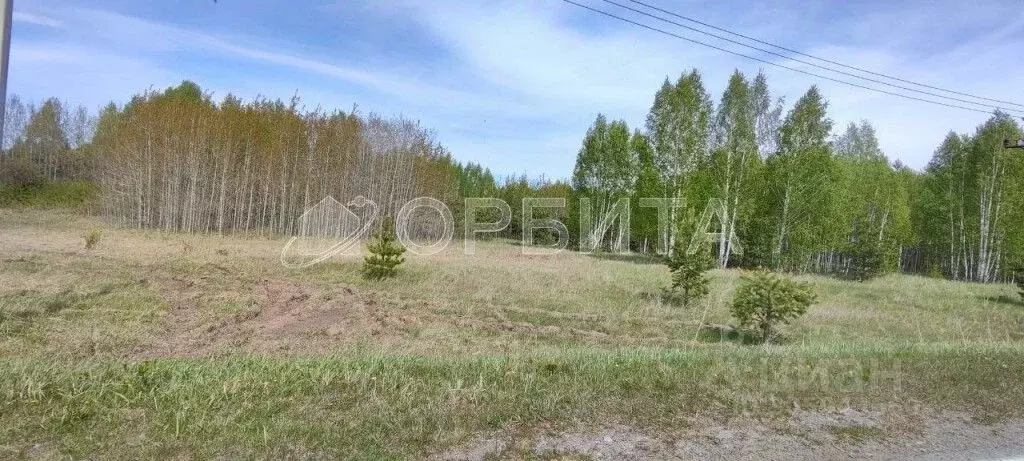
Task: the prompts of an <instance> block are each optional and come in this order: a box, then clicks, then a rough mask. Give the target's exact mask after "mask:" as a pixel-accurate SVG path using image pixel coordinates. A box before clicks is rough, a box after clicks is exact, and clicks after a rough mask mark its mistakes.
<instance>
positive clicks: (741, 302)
mask: <svg viewBox="0 0 1024 461" xmlns="http://www.w3.org/2000/svg"><path fill="white" fill-rule="evenodd" d="M816 299H817V296H816V295H815V294H814V290H813V289H812V287H811V285H810V284H809V283H807V282H796V281H793V280H792V279H789V278H787V277H783V276H781V275H778V274H775V273H773V272H769V271H754V272H752V273H750V274H747V275H744V276H743V277H742V278H741V282H740V286H739V288H737V289H736V295H735V297H734V298H733V302H732V306H731V309H730V311H731V313H732V316H733V317H735V318H736V320H737V321H739V324H740V326H741V327H744V328H754V329H756V330H757V331H758V333H759V335H760V338H761V342H768V341H770V340H771V339H772V337H773V336H774V334H775V327H776V325H778V324H779V323H784V324H788V323H789V322H790V321H792V320H793V319H796V318H798V317H800V316H801V315H804V314H805V313H807V309H808V308H809V307H810V306H811V304H814V302H815V300H816Z"/></svg>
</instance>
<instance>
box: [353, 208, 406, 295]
mask: <svg viewBox="0 0 1024 461" xmlns="http://www.w3.org/2000/svg"><path fill="white" fill-rule="evenodd" d="M366 250H367V251H368V252H369V253H370V254H368V255H366V257H365V258H364V259H363V275H364V276H365V277H366V278H369V279H373V280H383V279H386V278H389V277H394V276H395V274H396V273H397V269H396V268H397V267H398V265H399V264H402V263H403V262H405V258H404V257H403V256H402V254H404V253H405V247H404V246H402V244H401V243H400V242H399V241H398V237H397V236H396V235H395V227H394V223H393V221H392V220H391V218H390V217H387V218H384V219H383V220H382V221H381V225H380V228H379V229H378V230H377V232H376V233H375V234H374V236H373V239H372V240H370V243H368V244H367V245H366Z"/></svg>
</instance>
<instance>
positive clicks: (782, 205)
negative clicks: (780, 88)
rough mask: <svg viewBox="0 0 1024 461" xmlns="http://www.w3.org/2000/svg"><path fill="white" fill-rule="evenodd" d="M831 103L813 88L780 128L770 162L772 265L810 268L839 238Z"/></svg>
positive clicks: (766, 179) (769, 205)
mask: <svg viewBox="0 0 1024 461" xmlns="http://www.w3.org/2000/svg"><path fill="white" fill-rule="evenodd" d="M827 107H828V103H827V102H826V101H825V100H824V98H822V96H821V93H820V92H819V91H818V89H817V87H813V86H812V87H811V89H809V90H808V91H807V93H805V94H804V95H803V96H802V97H801V98H800V100H798V101H797V103H796V105H795V106H794V107H793V109H792V110H790V112H789V114H788V115H787V116H786V119H785V121H784V122H783V124H782V127H781V129H780V137H779V147H780V149H779V152H778V153H777V154H775V155H772V156H770V157H769V158H768V160H767V161H766V170H767V171H766V172H765V174H766V177H765V184H766V185H767V188H768V190H767V191H766V194H765V199H766V200H767V201H768V203H767V206H765V207H764V208H765V209H766V212H767V213H768V214H769V215H770V216H771V217H772V225H773V227H774V229H772V231H773V240H774V241H773V245H774V251H773V266H774V267H775V268H776V269H781V268H786V269H788V270H807V269H808V268H809V267H810V265H811V263H812V259H811V258H812V257H813V256H814V255H815V254H816V253H817V252H820V251H823V250H826V249H828V248H830V247H835V244H836V243H838V240H839V239H838V238H837V234H838V233H839V232H838V226H837V225H836V219H835V218H836V216H835V214H836V210H835V205H836V199H835V193H836V190H837V185H838V171H837V167H836V163H835V159H834V158H833V157H832V154H831V152H830V150H829V146H828V143H827V142H826V139H827V138H828V136H829V131H830V130H831V128H832V121H831V120H830V119H829V118H828V117H827V114H826V109H827Z"/></svg>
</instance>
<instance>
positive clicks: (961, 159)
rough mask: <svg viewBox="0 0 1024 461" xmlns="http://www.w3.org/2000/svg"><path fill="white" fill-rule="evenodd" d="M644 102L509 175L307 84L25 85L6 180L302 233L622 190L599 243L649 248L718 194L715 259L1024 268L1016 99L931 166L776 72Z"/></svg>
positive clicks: (14, 100)
mask: <svg viewBox="0 0 1024 461" xmlns="http://www.w3.org/2000/svg"><path fill="white" fill-rule="evenodd" d="M650 107H651V108H650V112H649V114H648V116H647V119H646V121H645V123H644V125H643V126H642V127H632V128H631V127H629V126H628V125H627V123H626V122H625V121H621V120H614V119H613V117H608V116H606V115H600V114H599V115H597V117H596V119H595V120H594V122H593V124H592V126H591V127H590V128H589V129H588V130H587V131H586V133H585V134H584V136H583V139H582V141H581V147H580V149H579V151H578V152H576V153H575V155H576V165H575V168H574V170H573V171H572V173H571V178H570V179H569V180H552V179H549V178H543V177H542V178H528V177H526V176H524V175H518V176H508V177H496V175H495V174H494V173H492V172H491V171H490V170H488V169H487V168H486V167H485V166H483V165H478V164H474V163H461V162H459V161H457V160H456V159H455V157H454V156H453V153H451V152H449V151H448V150H447V149H446V148H445V147H444V146H443V145H442V143H441V142H439V141H438V140H437V137H436V135H435V134H434V133H433V132H432V131H430V130H429V129H428V128H426V127H423V126H421V125H420V124H419V123H418V122H416V121H414V120H411V119H408V118H404V117H384V116H381V115H378V114H374V113H368V114H364V113H360V112H359V110H358V109H356V108H353V110H351V111H349V112H344V111H340V110H334V111H324V110H322V109H321V108H319V107H317V108H313V109H309V108H307V107H306V106H305V105H303V102H302V101H301V100H300V99H299V98H297V97H296V98H293V99H292V100H290V101H287V102H283V101H280V100H269V99H264V98H256V99H255V100H253V101H248V102H246V101H243V100H241V99H239V98H237V97H235V96H232V95H230V94H229V95H227V96H225V97H223V98H222V99H220V100H219V101H215V100H214V99H213V97H212V95H211V94H209V93H206V92H204V91H203V90H202V89H201V88H200V87H199V86H198V85H197V84H195V83H192V82H187V81H186V82H183V83H182V84H180V85H178V86H176V87H172V88H168V89H166V90H164V91H152V90H150V91H145V92H142V93H140V94H137V95H135V96H133V97H132V98H131V99H130V100H128V101H127V102H126V103H123V104H117V103H111V104H109V105H107V106H106V107H104V108H102V109H101V110H99V111H98V113H95V114H92V113H90V112H89V111H88V110H87V109H86V108H83V107H77V108H72V107H70V105H68V104H65V103H62V102H61V101H59V100H58V99H55V98H52V99H48V100H45V101H42V102H39V103H38V104H37V103H33V102H25V101H22V100H21V99H20V98H19V97H17V96H12V97H11V98H10V99H9V101H8V104H7V110H6V113H5V126H6V129H5V132H4V139H3V155H2V156H0V180H2V182H3V186H2V187H3V188H4V190H2V191H0V192H2V193H4V194H11V193H15V192H17V191H20V192H17V193H23V192H24V191H25V190H31V189H33V188H41V187H47V185H53V184H64V183H68V182H79V183H87V184H91V185H95V186H96V189H97V190H98V193H97V194H98V197H97V199H96V202H97V205H96V207H95V210H96V212H98V213H100V214H102V215H103V216H104V217H106V218H107V219H109V220H110V221H111V222H113V223H116V224H117V225H120V226H123V227H134V228H152V229H162V230H167V231H180V232H187V233H220V234H225V233H238V234H251V235H280V234H291V233H294V232H296V230H297V229H296V223H297V219H298V218H299V216H300V215H301V214H302V213H303V211H304V210H306V209H307V208H308V207H309V206H311V205H313V204H315V203H317V202H318V201H319V200H321V199H322V198H324V197H325V196H329V195H330V196H333V197H336V198H339V199H347V198H351V197H354V196H356V195H363V196H366V197H368V198H370V199H371V200H374V201H375V202H376V203H378V205H379V206H380V207H381V214H382V215H384V216H393V215H394V214H395V213H397V211H398V208H399V207H400V206H401V205H402V204H403V203H405V202H406V201H407V200H409V199H411V198H414V197H418V196H430V197H434V198H437V199H439V200H441V201H442V202H444V203H446V204H447V205H448V207H449V208H450V209H451V210H452V212H453V214H454V216H455V222H456V225H457V226H459V228H460V229H461V224H462V222H463V216H464V213H463V209H464V207H463V200H462V199H464V198H467V197H497V198H501V199H503V200H505V201H506V202H508V203H509V204H511V209H512V213H513V218H512V221H511V224H510V225H509V227H508V228H506V229H505V230H504V231H502V232H501V233H500V236H501V237H506V238H515V239H518V238H520V237H522V235H521V234H522V226H521V224H522V223H521V220H522V207H521V206H520V205H519V204H520V203H521V201H522V199H523V198H526V197H548V198H562V199H565V200H566V203H567V207H566V208H565V209H556V208H538V209H536V210H535V213H534V216H533V217H534V218H554V219H559V220H561V221H562V222H563V223H564V224H566V226H567V227H568V229H569V230H570V236H574V237H575V236H577V235H578V234H579V231H580V230H581V223H580V220H579V216H580V210H579V208H580V207H579V203H580V201H581V199H586V200H587V201H588V203H589V204H590V205H589V208H590V209H592V210H594V212H595V213H596V215H597V217H598V218H600V217H601V216H603V215H608V214H610V213H614V212H615V210H616V204H618V203H621V202H622V201H623V200H625V201H627V202H628V203H629V204H630V207H629V210H630V215H629V218H628V219H625V220H623V219H619V220H616V221H614V222H613V224H612V227H611V228H610V229H609V232H606V233H604V234H603V236H596V237H597V240H598V241H595V242H592V243H593V244H594V248H596V249H597V250H608V251H624V250H627V249H628V250H630V251H634V252H641V253H651V254H656V253H664V252H665V251H666V249H668V248H672V246H673V245H674V244H675V243H676V241H677V240H679V239H681V238H682V237H680V235H689V234H686V232H689V231H690V230H692V228H693V226H694V223H696V222H697V221H699V219H698V217H699V216H700V215H701V213H703V212H704V210H705V207H706V205H707V204H708V203H712V202H714V203H716V204H718V208H719V210H720V211H721V213H719V214H718V215H717V216H718V218H719V219H717V220H715V223H714V225H715V227H716V229H717V231H719V232H717V235H719V238H718V240H717V241H716V242H715V244H714V245H713V249H712V251H713V253H714V259H715V261H716V262H717V265H718V266H719V267H744V268H756V267H768V268H772V269H775V270H780V271H787V272H797V273H824V274H837V275H842V276H849V277H854V278H859V277H860V275H861V274H862V273H879V272H896V271H899V272H905V273H915V274H925V275H929V276H934V277H945V278H949V279H953V280H965V281H976V282H996V281H1007V280H1009V279H1011V278H1012V277H1013V274H1014V269H1015V268H1016V267H1018V266H1019V265H1021V264H1022V263H1024V234H1022V233H1021V232H1020V227H1021V224H1022V223H1024V156H1022V155H1020V154H1019V153H1015V152H1014V151H1012V150H1008V149H1004V148H1003V144H1002V142H1003V140H1004V139H1017V138H1019V137H1020V136H1021V133H1022V131H1021V126H1020V124H1018V123H1017V122H1016V121H1015V120H1013V119H1012V118H1011V117H1010V116H1009V115H1007V114H1005V113H1002V112H995V113H993V114H992V116H991V118H989V119H988V120H987V121H985V122H984V123H983V124H981V125H980V126H978V127H977V129H976V131H975V132H974V133H955V132H950V133H949V134H948V135H947V136H946V138H945V139H942V140H935V143H936V146H937V147H936V148H935V151H934V156H933V158H932V160H931V162H930V163H929V164H928V165H927V167H926V168H925V169H924V171H915V170H914V169H911V168H909V167H907V166H905V165H903V164H902V163H900V162H899V161H898V160H897V161H893V160H891V159H890V157H887V155H886V153H883V152H882V151H881V149H880V148H879V142H878V139H877V137H876V135H875V129H874V128H873V127H872V125H871V124H870V122H868V121H861V122H859V123H851V124H850V125H848V126H846V127H836V126H834V123H833V121H832V120H831V119H830V118H829V115H828V102H827V100H826V98H825V96H824V95H822V94H821V92H820V91H819V90H818V89H817V88H816V87H811V88H809V89H808V90H807V92H806V93H805V94H803V96H801V97H800V98H799V99H798V100H797V101H796V102H795V103H793V104H792V105H791V106H787V104H786V101H784V100H782V99H781V98H777V97H773V95H772V93H771V92H770V90H769V86H768V82H767V78H766V77H765V76H764V75H763V74H758V75H756V76H754V77H753V78H752V79H751V78H750V77H748V76H745V75H743V74H742V73H740V72H739V71H737V72H735V73H734V74H733V75H732V76H731V77H730V79H729V81H728V84H727V86H726V87H725V90H724V91H723V93H722V94H721V96H720V97H719V98H717V102H716V100H715V98H713V96H712V95H711V94H710V93H709V92H708V90H707V89H706V88H705V85H704V82H703V80H702V76H701V74H700V73H699V72H698V71H697V70H692V71H690V72H686V73H683V74H682V75H681V76H680V77H679V78H678V79H677V80H675V81H672V80H671V79H668V78H666V80H665V81H664V83H663V84H662V86H661V87H660V88H658V89H657V91H655V92H654V97H653V101H652V102H651V106H650ZM573 154H574V153H572V152H567V153H566V155H573ZM890 154H898V153H890ZM651 197H656V198H665V199H668V200H670V201H671V203H672V204H673V205H672V206H670V207H668V221H669V222H670V223H672V225H669V226H663V225H659V220H658V213H659V210H658V209H655V208H652V207H644V206H642V205H643V204H642V203H641V202H642V200H641V199H643V198H651ZM544 213H547V215H544ZM480 219H483V220H486V219H487V218H480ZM625 226H628V228H625ZM545 231H547V230H543V229H542V230H539V231H538V232H545ZM624 235H628V236H629V239H628V241H623V239H622V238H621V237H622V236H624ZM534 237H535V239H534V240H535V241H537V242H540V243H550V240H551V236H550V235H547V234H544V235H541V234H538V235H536V236H534ZM580 240H581V239H577V238H573V239H572V242H571V243H572V244H573V245H574V246H576V247H577V248H578V247H580V246H581V242H580ZM626 246H628V248H626ZM740 248H742V252H740V251H737V250H739V249H740Z"/></svg>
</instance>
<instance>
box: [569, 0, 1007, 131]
mask: <svg viewBox="0 0 1024 461" xmlns="http://www.w3.org/2000/svg"><path fill="white" fill-rule="evenodd" d="M562 1H563V2H565V3H569V4H571V5H575V6H579V7H581V8H584V9H588V10H590V11H593V12H596V13H598V14H602V15H605V16H608V17H611V18H614V19H618V20H622V22H624V23H629V24H632V25H634V26H638V27H641V28H644V29H647V30H649V31H653V32H657V33H659V34H664V35H668V36H670V37H674V38H677V39H680V40H684V41H687V42H690V43H695V44H697V45H700V46H706V47H709V48H712V49H715V50H718V51H724V52H727V53H729V54H734V55H736V56H740V57H745V58H748V59H751V60H756V61H758V62H762V64H766V65H768V66H773V67H776V68H779V69H785V70H787V71H793V72H796V73H800V74H804V75H808V76H811V77H815V78H819V79H823V80H828V81H830V82H836V83H841V84H844V85H848V86H852V87H854V88H860V89H865V90H868V91H876V92H879V93H883V94H888V95H890V96H897V97H902V98H905V99H911V100H916V101H921V102H929V103H933V104H937V106H944V107H946V108H952V109H962V110H965V111H971V112H977V113H982V114H991V112H989V111H985V110H982V109H977V108H967V107H964V106H957V104H950V103H946V102H942V101H937V100H931V99H925V98H922V97H916V96H910V95H907V94H901V93H894V92H892V91H887V90H884V89H879V88H872V87H869V86H864V85H860V84H857V83H853V82H848V81H845V80H840V79H836V78H833V77H827V76H823V75H819V74H815V73H813V72H808V71H804V70H801V69H797V68H792V67H788V66H785V65H780V64H777V62H772V61H770V60H767V59H762V58H760V57H757V56H751V55H749V54H743V53H741V52H738V51H733V50H731V49H727V48H722V47H721V46H716V45H712V44H710V43H705V42H701V41H699V40H695V39H691V38H689V37H684V36H681V35H679V34H674V33H672V32H669V31H666V30H664V29H658V28H655V27H653V26H648V25H645V24H642V23H637V22H635V20H632V19H628V18H626V17H623V16H620V15H616V14H613V13H609V12H607V11H602V10H600V9H597V8H593V7H590V6H587V5H584V4H580V3H577V2H574V1H572V0H562ZM993 109H996V108H993Z"/></svg>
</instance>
